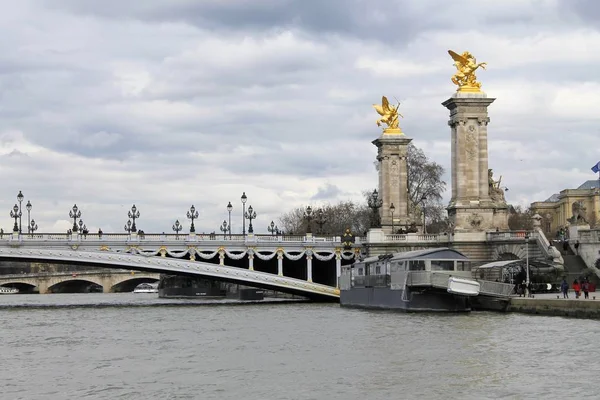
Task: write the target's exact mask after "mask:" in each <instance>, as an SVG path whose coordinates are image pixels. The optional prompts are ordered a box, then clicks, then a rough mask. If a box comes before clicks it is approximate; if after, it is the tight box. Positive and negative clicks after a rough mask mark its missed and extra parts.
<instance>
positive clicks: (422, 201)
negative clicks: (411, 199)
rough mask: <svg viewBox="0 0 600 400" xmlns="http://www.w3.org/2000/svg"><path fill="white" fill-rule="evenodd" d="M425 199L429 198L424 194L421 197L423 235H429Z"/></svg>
mask: <svg viewBox="0 0 600 400" xmlns="http://www.w3.org/2000/svg"><path fill="white" fill-rule="evenodd" d="M425 200H427V196H425V195H423V196H422V197H421V201H420V203H421V205H422V206H423V235H427V219H426V216H425Z"/></svg>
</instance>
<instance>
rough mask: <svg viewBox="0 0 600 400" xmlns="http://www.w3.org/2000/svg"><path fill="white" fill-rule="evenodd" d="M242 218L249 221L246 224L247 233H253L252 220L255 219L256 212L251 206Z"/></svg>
mask: <svg viewBox="0 0 600 400" xmlns="http://www.w3.org/2000/svg"><path fill="white" fill-rule="evenodd" d="M244 217H245V218H246V219H247V220H249V221H250V223H249V224H248V233H254V229H252V220H253V219H255V218H256V212H255V211H254V209H253V208H252V206H250V207H248V211H247V212H245V213H244Z"/></svg>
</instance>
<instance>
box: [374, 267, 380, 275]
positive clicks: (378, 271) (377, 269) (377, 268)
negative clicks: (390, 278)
mask: <svg viewBox="0 0 600 400" xmlns="http://www.w3.org/2000/svg"><path fill="white" fill-rule="evenodd" d="M375 275H381V267H380V266H379V265H378V266H376V267H375Z"/></svg>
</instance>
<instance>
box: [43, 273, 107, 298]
mask: <svg viewBox="0 0 600 400" xmlns="http://www.w3.org/2000/svg"><path fill="white" fill-rule="evenodd" d="M52 282H53V283H52V284H48V283H47V282H45V284H44V283H42V282H40V285H39V286H38V289H39V291H40V294H43V293H86V292H88V291H90V290H93V289H92V287H93V286H94V285H95V286H99V287H101V288H102V291H105V289H104V286H103V285H102V283H101V282H102V281H101V280H100V279H96V278H93V277H88V276H86V277H71V278H64V279H58V280H52Z"/></svg>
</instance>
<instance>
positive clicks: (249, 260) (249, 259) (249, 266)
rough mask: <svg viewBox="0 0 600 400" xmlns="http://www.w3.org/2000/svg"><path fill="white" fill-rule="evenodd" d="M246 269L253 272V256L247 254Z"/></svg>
mask: <svg viewBox="0 0 600 400" xmlns="http://www.w3.org/2000/svg"><path fill="white" fill-rule="evenodd" d="M248 269H249V270H250V271H254V254H248Z"/></svg>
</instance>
